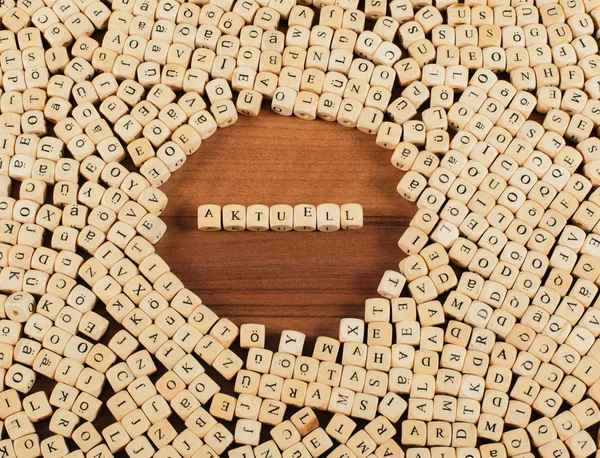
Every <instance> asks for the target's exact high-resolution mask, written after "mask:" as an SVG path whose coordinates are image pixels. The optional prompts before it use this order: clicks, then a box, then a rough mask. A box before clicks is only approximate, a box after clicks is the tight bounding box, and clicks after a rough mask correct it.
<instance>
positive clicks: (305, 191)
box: [156, 107, 415, 348]
mask: <svg viewBox="0 0 600 458" xmlns="http://www.w3.org/2000/svg"><path fill="white" fill-rule="evenodd" d="M391 154H392V151H391V150H386V149H383V148H380V147H379V146H377V145H376V144H375V136H371V135H367V134H365V133H362V132H360V131H358V130H357V129H348V128H346V127H343V126H341V125H340V124H338V123H337V122H336V123H329V122H325V121H321V120H315V121H304V120H301V119H299V118H296V117H290V118H287V117H284V116H280V115H276V114H275V113H273V112H271V111H270V110H269V109H268V108H266V107H263V109H262V111H261V113H260V115H259V116H258V117H257V118H246V117H240V120H239V121H238V122H237V123H236V124H234V125H233V126H232V127H229V128H227V129H219V130H218V131H217V132H216V133H215V135H213V136H212V137H211V138H209V139H208V140H206V141H205V142H204V143H203V144H202V146H201V147H200V149H199V150H198V151H197V152H196V153H195V154H193V155H192V156H190V157H188V160H187V162H186V164H185V165H184V166H183V167H182V168H181V169H179V170H178V171H177V172H175V173H174V175H173V176H172V177H171V179H170V180H169V181H168V182H167V183H166V184H165V185H164V186H163V187H162V188H161V189H162V190H163V191H164V192H165V193H166V194H167V196H168V197H169V204H168V206H167V209H166V211H165V212H164V214H163V218H164V220H165V222H166V223H167V226H168V229H167V233H166V235H165V236H164V237H163V238H162V240H161V241H160V242H159V243H158V244H157V246H156V249H157V252H158V253H159V254H160V255H161V256H163V258H164V259H165V260H166V261H167V262H168V264H169V265H170V266H171V269H172V271H173V272H175V273H176V274H177V275H178V276H179V278H181V280H182V281H183V283H184V284H185V285H186V287H188V288H190V289H191V290H192V291H194V292H195V293H196V294H198V295H199V296H200V297H201V298H202V301H203V302H204V303H205V304H207V305H208V306H209V307H211V308H212V309H213V310H214V311H215V312H216V313H217V314H218V315H219V316H223V317H227V318H230V319H231V320H233V321H234V322H235V323H236V324H238V325H241V324H243V323H248V322H250V323H263V324H265V325H266V326H267V336H268V337H267V343H268V346H269V347H276V345H277V343H278V336H279V333H280V332H281V331H282V330H283V329H294V330H298V331H302V332H304V333H306V334H307V337H309V338H310V339H307V341H308V342H312V341H313V340H314V338H316V337H317V336H319V335H327V336H332V337H337V333H338V325H339V319H340V318H343V317H362V316H363V307H364V301H365V299H367V298H369V297H376V288H377V285H378V283H379V280H380V278H381V275H382V274H383V272H384V270H386V269H394V270H397V269H398V262H399V261H400V259H401V258H402V257H403V254H402V252H401V250H400V249H399V248H398V245H397V242H398V239H399V237H400V235H401V234H402V233H403V231H404V229H405V228H406V226H407V225H408V223H409V221H410V218H411V215H413V214H414V212H415V206H414V205H413V204H410V203H408V202H406V201H405V200H404V199H402V198H401V197H400V196H399V195H398V193H397V192H396V185H397V184H398V181H399V180H400V178H401V177H402V172H400V171H399V170H398V169H396V168H395V167H394V166H393V165H392V164H391V162H390V157H391ZM325 202H333V203H337V204H343V203H349V202H357V203H360V204H361V205H362V206H363V209H364V227H363V228H362V229H360V230H355V231H338V232H335V233H320V232H313V233H301V232H287V233H277V232H272V231H269V232H264V233H253V232H249V231H244V232H239V233H231V232H225V231H220V232H201V231H199V230H198V229H197V208H198V206H199V205H202V204H208V203H214V204H219V205H226V204H233V203H235V204H242V205H246V206H247V205H250V204H258V203H261V204H266V205H273V204H279V203H284V204H290V205H295V204H299V203H310V204H314V205H318V204H320V203H325ZM310 348H312V346H311V347H310Z"/></svg>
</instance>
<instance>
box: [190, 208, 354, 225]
mask: <svg viewBox="0 0 600 458" xmlns="http://www.w3.org/2000/svg"><path fill="white" fill-rule="evenodd" d="M362 225H363V210H362V206H361V205H360V204H343V205H341V206H340V205H337V204H321V205H318V206H316V207H315V206H314V205H310V204H300V205H296V206H295V207H292V206H291V205H284V204H280V205H273V206H271V207H269V206H267V205H261V204H257V205H249V206H248V207H245V206H243V205H233V204H232V205H225V206H223V207H222V208H221V206H219V205H214V204H207V205H201V206H200V207H198V229H200V230H201V231H220V230H221V229H224V230H226V231H243V230H249V231H268V230H269V229H270V230H272V231H279V232H285V231H291V230H294V231H303V232H309V231H315V230H318V231H321V232H333V231H337V230H339V229H360V228H361V227H362Z"/></svg>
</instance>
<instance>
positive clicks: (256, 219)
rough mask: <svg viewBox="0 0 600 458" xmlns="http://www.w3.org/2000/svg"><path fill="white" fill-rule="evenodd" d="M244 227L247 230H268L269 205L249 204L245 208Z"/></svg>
mask: <svg viewBox="0 0 600 458" xmlns="http://www.w3.org/2000/svg"><path fill="white" fill-rule="evenodd" d="M246 229H248V230H249V231H255V232H259V231H267V230H269V207H268V206H267V205H260V204H255V205H249V206H248V207H247V208H246Z"/></svg>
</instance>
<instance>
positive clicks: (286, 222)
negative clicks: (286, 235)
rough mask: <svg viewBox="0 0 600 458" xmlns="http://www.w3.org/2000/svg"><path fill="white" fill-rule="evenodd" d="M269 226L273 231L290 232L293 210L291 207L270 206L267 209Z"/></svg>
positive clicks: (281, 205)
mask: <svg viewBox="0 0 600 458" xmlns="http://www.w3.org/2000/svg"><path fill="white" fill-rule="evenodd" d="M269 224H270V227H271V230H273V231H278V232H287V231H291V230H292V228H293V227H294V209H293V208H292V206H291V205H285V204H278V205H272V206H271V208H269Z"/></svg>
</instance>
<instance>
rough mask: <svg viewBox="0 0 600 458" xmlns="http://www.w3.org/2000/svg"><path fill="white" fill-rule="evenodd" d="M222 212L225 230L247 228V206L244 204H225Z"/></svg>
mask: <svg viewBox="0 0 600 458" xmlns="http://www.w3.org/2000/svg"><path fill="white" fill-rule="evenodd" d="M222 213H223V229H224V230H226V231H243V230H245V229H246V208H245V207H244V206H243V205H235V204H230V205H225V206H224V207H223V209H222Z"/></svg>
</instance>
